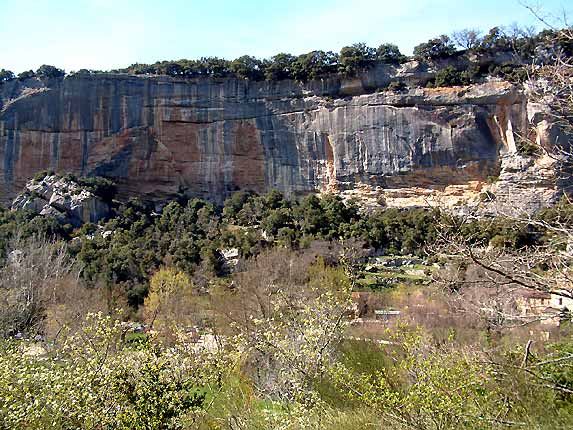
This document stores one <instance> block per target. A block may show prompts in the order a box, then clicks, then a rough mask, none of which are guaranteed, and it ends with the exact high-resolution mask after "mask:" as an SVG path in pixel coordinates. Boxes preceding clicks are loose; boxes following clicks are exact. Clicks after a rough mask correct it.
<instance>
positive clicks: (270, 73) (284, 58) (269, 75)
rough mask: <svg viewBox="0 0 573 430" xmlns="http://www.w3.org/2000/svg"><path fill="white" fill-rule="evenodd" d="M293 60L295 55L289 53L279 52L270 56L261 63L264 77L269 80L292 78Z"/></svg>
mask: <svg viewBox="0 0 573 430" xmlns="http://www.w3.org/2000/svg"><path fill="white" fill-rule="evenodd" d="M295 61H296V57H295V56H293V55H291V54H284V53H281V54H277V55H275V56H274V57H271V58H270V59H269V60H266V61H265V62H264V64H263V69H264V74H265V79H267V80H269V81H280V80H282V79H293V67H294V63H295Z"/></svg>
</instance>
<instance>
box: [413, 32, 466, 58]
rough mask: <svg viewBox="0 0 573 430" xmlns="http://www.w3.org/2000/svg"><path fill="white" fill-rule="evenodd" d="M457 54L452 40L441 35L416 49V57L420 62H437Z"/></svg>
mask: <svg viewBox="0 0 573 430" xmlns="http://www.w3.org/2000/svg"><path fill="white" fill-rule="evenodd" d="M455 53H456V48H455V46H454V44H453V43H452V41H451V40H450V38H449V37H448V36H446V35H441V36H440V37H436V38H434V39H430V40H429V41H427V42H426V43H421V44H419V45H418V46H416V47H415V48H414V56H415V57H416V58H418V59H420V60H437V59H440V58H448V57H451V56H452V55H454V54H455Z"/></svg>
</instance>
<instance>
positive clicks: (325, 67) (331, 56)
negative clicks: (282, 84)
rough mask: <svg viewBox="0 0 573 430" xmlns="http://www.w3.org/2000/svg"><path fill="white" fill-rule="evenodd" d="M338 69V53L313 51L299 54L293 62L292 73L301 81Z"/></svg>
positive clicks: (334, 71)
mask: <svg viewBox="0 0 573 430" xmlns="http://www.w3.org/2000/svg"><path fill="white" fill-rule="evenodd" d="M337 70H338V55H336V54H335V53H334V52H325V51H312V52H309V53H308V54H302V55H299V56H298V57H297V59H296V61H295V62H294V63H293V70H292V75H293V78H294V79H297V80H299V81H308V80H313V79H319V78H321V77H324V76H326V75H328V74H331V73H336V71H337Z"/></svg>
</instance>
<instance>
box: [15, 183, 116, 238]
mask: <svg viewBox="0 0 573 430" xmlns="http://www.w3.org/2000/svg"><path fill="white" fill-rule="evenodd" d="M18 209H28V210H31V211H33V212H36V213H39V214H41V215H44V216H50V217H53V218H56V219H57V220H58V222H60V223H61V224H72V225H73V226H75V227H79V226H81V225H82V224H84V223H86V222H93V223H95V222H98V221H99V220H101V219H103V218H106V217H107V216H108V215H109V213H110V207H109V204H108V203H107V202H104V201H103V200H102V199H101V198H100V197H98V196H96V195H95V194H94V193H92V192H91V191H88V190H86V189H84V188H82V187H81V185H79V184H78V183H77V182H75V181H74V180H73V179H69V178H65V177H64V178H62V177H59V176H57V175H47V176H45V177H44V178H42V179H40V180H31V181H29V182H28V183H27V184H26V188H25V190H24V191H23V192H22V193H21V194H20V195H18V196H17V197H16V198H15V199H14V201H13V203H12V210H18Z"/></svg>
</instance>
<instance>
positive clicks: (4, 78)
mask: <svg viewBox="0 0 573 430" xmlns="http://www.w3.org/2000/svg"><path fill="white" fill-rule="evenodd" d="M14 79H16V75H14V73H13V72H11V71H10V70H6V69H0V83H2V82H8V81H13V80H14Z"/></svg>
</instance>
